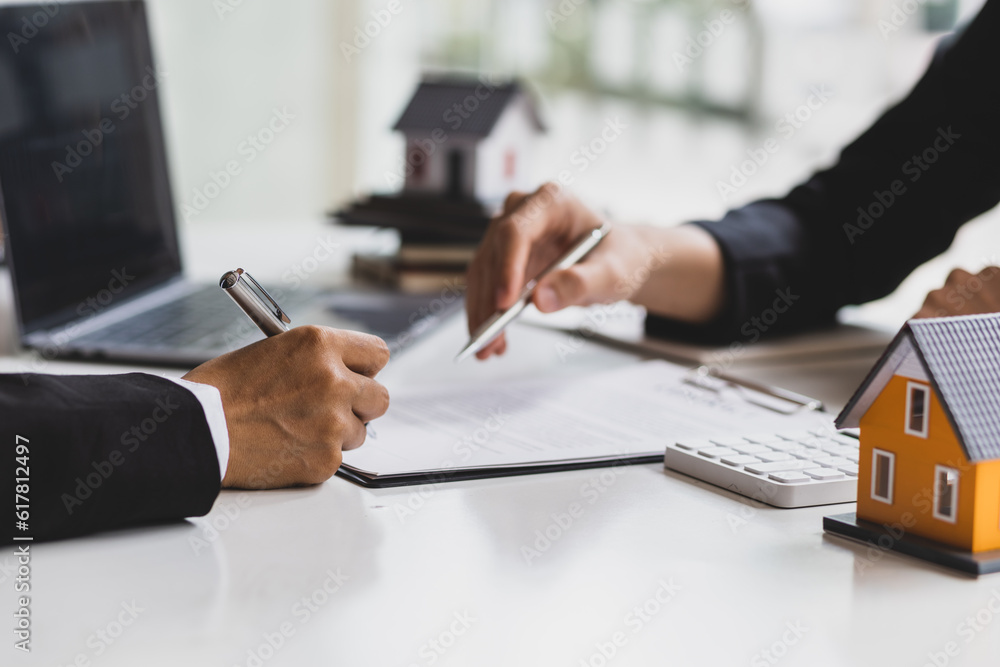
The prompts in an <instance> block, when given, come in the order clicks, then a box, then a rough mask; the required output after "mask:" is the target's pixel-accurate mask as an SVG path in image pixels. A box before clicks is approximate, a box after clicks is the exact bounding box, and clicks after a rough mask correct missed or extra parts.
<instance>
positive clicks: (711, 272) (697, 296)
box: [466, 183, 723, 359]
mask: <svg viewBox="0 0 1000 667" xmlns="http://www.w3.org/2000/svg"><path fill="white" fill-rule="evenodd" d="M602 222H603V220H602V219H601V218H600V217H599V216H598V215H596V214H595V213H593V212H592V211H590V210H589V209H587V208H586V207H585V206H584V205H583V204H581V203H580V202H579V201H578V200H577V199H575V198H573V197H571V196H568V195H565V194H563V193H561V192H560V190H559V187H558V186H557V185H554V184H552V183H549V184H546V185H543V186H542V187H541V188H539V189H538V190H537V191H536V192H534V193H532V194H530V195H528V194H524V193H520V192H515V193H512V194H511V195H510V196H508V197H507V201H506V202H505V203H504V207H503V211H502V212H501V214H500V215H499V216H498V217H497V218H495V219H494V220H493V221H492V222H491V223H490V226H489V229H487V231H486V236H485V237H484V239H483V242H482V244H481V245H480V247H479V250H478V251H477V252H476V256H475V258H474V259H473V261H472V264H471V266H470V268H469V275H468V281H467V282H468V289H467V290H466V314H467V317H468V324H469V331H470V332H471V331H475V330H476V328H478V327H479V325H481V324H482V323H483V322H484V321H486V320H487V319H488V318H489V317H490V316H491V315H492V314H493V313H494V312H496V311H497V310H503V309H505V308H509V307H510V306H512V305H513V304H514V302H515V301H516V300H517V297H518V295H519V294H520V292H521V290H522V289H524V286H525V285H526V284H527V283H528V281H529V280H531V279H532V278H535V277H537V276H538V275H539V274H540V273H541V272H542V271H544V270H545V269H546V268H547V267H548V266H549V265H550V264H552V262H554V261H555V260H556V259H558V258H559V256H560V255H562V254H563V253H565V252H566V251H567V250H568V249H569V248H570V247H571V246H572V245H573V244H574V243H576V242H577V241H579V240H580V237H582V236H583V235H584V234H586V233H587V232H590V231H592V230H594V229H596V228H598V227H600V226H601V224H602ZM722 277H723V265H722V258H721V253H720V251H719V249H718V246H717V245H716V244H715V242H714V240H713V239H712V238H711V237H710V236H709V235H708V234H707V233H706V232H704V231H703V230H701V229H699V228H696V227H673V228H653V227H638V226H629V225H616V226H615V227H614V228H613V229H612V231H611V233H610V234H609V235H608V237H607V238H606V239H605V240H604V241H603V242H602V243H601V244H600V245H598V246H597V248H595V249H594V250H593V251H592V252H591V253H590V254H589V255H588V256H587V257H586V258H585V259H584V260H583V261H582V262H580V263H578V264H577V265H576V266H573V267H570V268H568V269H565V270H563V271H556V272H554V273H552V274H550V275H549V276H547V277H546V278H545V279H544V280H542V281H541V282H540V283H539V284H538V287H537V288H536V290H535V294H534V298H533V302H534V304H535V306H537V307H538V309H539V310H540V311H542V312H543V313H551V312H554V311H557V310H560V309H562V308H565V307H567V306H588V305H592V304H596V303H613V302H615V301H622V300H627V299H631V300H632V301H635V302H636V303H639V304H640V305H643V306H646V307H647V308H648V309H650V310H651V311H654V312H657V313H660V314H663V315H667V316H671V317H677V318H679V319H684V320H688V321H706V320H708V319H710V318H711V317H712V316H713V315H714V314H715V313H716V312H717V310H718V309H719V308H720V307H721V303H722V300H723V281H722ZM506 349H507V343H506V340H505V338H504V336H503V334H501V335H500V336H499V337H498V338H497V339H496V340H494V341H493V342H492V343H490V344H489V345H487V346H486V347H485V348H483V350H481V351H480V352H479V353H477V355H476V356H477V357H478V358H479V359H486V358H488V357H490V356H491V355H493V354H503V353H504V351H505V350H506Z"/></svg>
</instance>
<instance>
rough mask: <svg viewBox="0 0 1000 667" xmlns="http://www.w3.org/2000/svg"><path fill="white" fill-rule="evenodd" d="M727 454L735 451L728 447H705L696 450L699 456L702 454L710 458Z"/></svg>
mask: <svg viewBox="0 0 1000 667" xmlns="http://www.w3.org/2000/svg"><path fill="white" fill-rule="evenodd" d="M729 454H736V452H734V451H733V450H731V449H729V447H707V448H705V449H699V450H698V455H699V456H704V457H706V458H710V459H717V458H719V457H720V456H727V455H729Z"/></svg>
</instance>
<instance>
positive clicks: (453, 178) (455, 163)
mask: <svg viewBox="0 0 1000 667" xmlns="http://www.w3.org/2000/svg"><path fill="white" fill-rule="evenodd" d="M464 171H465V154H464V153H463V152H462V151H460V150H453V151H451V152H449V153H448V197H449V198H450V199H462V198H463V197H464V196H465V192H464V190H463V188H462V181H463V176H462V174H463V172H464Z"/></svg>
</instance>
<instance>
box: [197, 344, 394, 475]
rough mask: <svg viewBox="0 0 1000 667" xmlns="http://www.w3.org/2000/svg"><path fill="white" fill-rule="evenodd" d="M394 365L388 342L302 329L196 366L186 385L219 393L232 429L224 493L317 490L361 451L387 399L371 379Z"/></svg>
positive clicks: (227, 421)
mask: <svg viewBox="0 0 1000 667" xmlns="http://www.w3.org/2000/svg"><path fill="white" fill-rule="evenodd" d="M388 361H389V348H388V346H386V344H385V343H384V342H383V341H382V339H380V338H377V337H375V336H369V335H367V334H361V333H355V332H352V331H340V330H337V329H329V328H326V327H313V326H302V327H296V328H294V329H292V330H290V331H287V332H285V333H283V334H279V335H277V336H274V337H272V338H268V339H267V340H263V341H260V342H258V343H253V344H252V345H248V346H247V347H245V348H242V349H240V350H236V351H235V352H230V353H229V354H225V355H222V356H221V357H218V358H216V359H213V360H211V361H209V362H207V363H204V364H202V365H201V366H198V367H197V368H195V369H194V370H192V371H191V372H190V373H188V374H187V375H185V376H184V379H185V380H191V381H192V382H200V383H203V384H209V385H212V386H214V387H217V388H218V389H219V391H220V392H221V394H222V405H223V409H224V410H225V413H226V423H227V425H228V427H229V443H230V452H229V467H228V470H227V472H226V477H225V479H223V480H222V486H224V487H228V488H245V489H273V488H278V487H285V486H298V485H304V484H319V483H321V482H324V481H326V480H327V479H329V478H330V477H331V476H332V475H333V474H334V473H335V472H336V471H337V468H339V467H340V462H341V452H342V450H349V449H354V448H356V447H360V446H361V444H362V443H363V442H364V441H365V423H366V422H368V421H370V420H372V419H375V418H376V417H380V416H381V415H383V414H385V411H386V409H388V407H389V394H388V392H387V391H386V389H385V387H383V386H382V385H380V384H379V383H378V382H376V381H375V380H374V379H373V378H374V377H375V375H376V374H378V372H379V371H380V370H382V368H383V367H384V366H385V364H386V363H387V362H388Z"/></svg>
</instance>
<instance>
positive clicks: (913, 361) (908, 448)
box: [837, 314, 1000, 554]
mask: <svg viewBox="0 0 1000 667" xmlns="http://www.w3.org/2000/svg"><path fill="white" fill-rule="evenodd" d="M837 426H838V428H853V427H860V429H861V450H860V459H859V474H858V507H857V518H858V519H859V520H861V521H869V522H872V523H874V524H878V525H879V526H891V525H895V526H897V527H898V526H902V527H903V528H904V529H905V532H906V533H907V534H910V535H916V536H918V537H922V538H927V539H930V540H933V541H934V542H937V543H941V544H944V545H948V546H950V547H954V548H956V549H959V550H962V551H967V552H973V553H976V554H978V553H980V552H985V551H991V550H996V549H1000V314H989V315H971V316H963V317H944V318H935V319H926V320H912V321H910V322H909V323H907V324H906V326H904V327H903V329H902V330H901V331H900V332H899V334H898V335H897V336H896V338H895V339H893V341H892V343H891V344H890V345H889V348H888V349H887V350H886V352H885V354H883V356H882V358H881V359H880V360H879V361H878V363H877V364H876V365H875V367H874V368H873V369H872V370H871V372H870V373H869V374H868V377H867V378H866V379H865V381H864V383H862V385H861V386H860V387H859V388H858V390H857V392H855V394H854V397H853V398H851V400H850V402H849V403H848V404H847V407H846V408H844V411H843V412H842V413H841V414H840V416H839V417H837Z"/></svg>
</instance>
